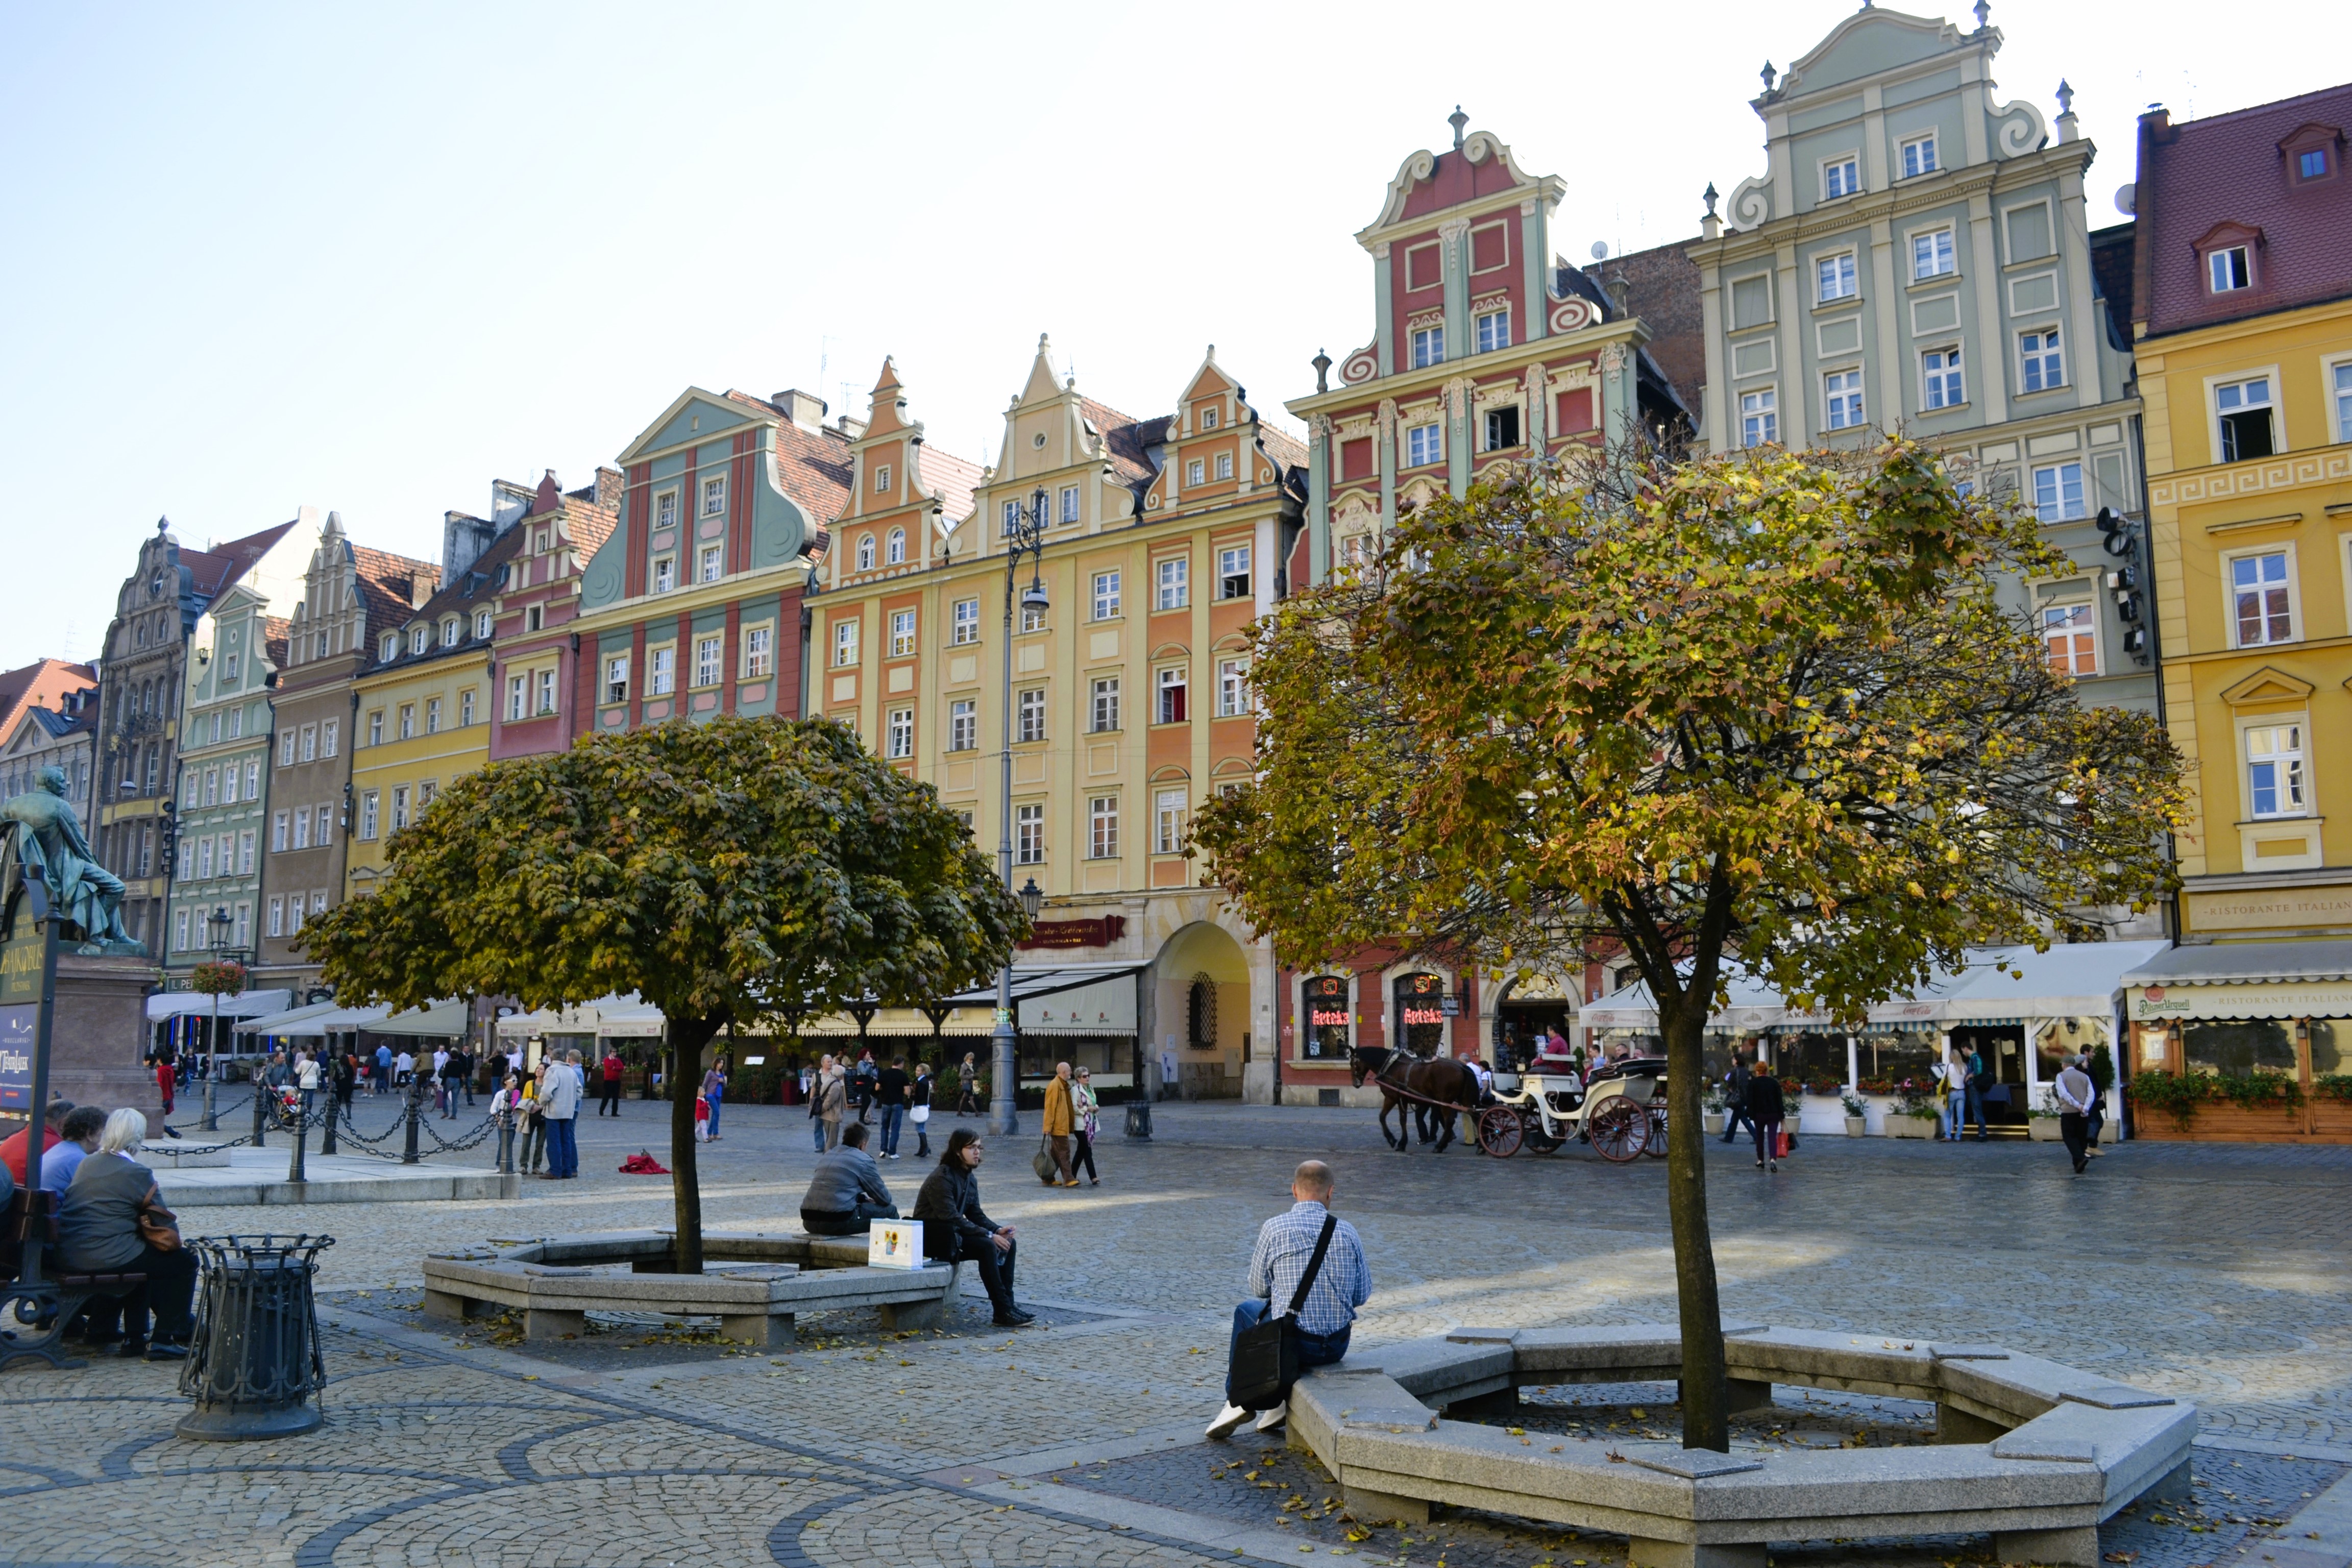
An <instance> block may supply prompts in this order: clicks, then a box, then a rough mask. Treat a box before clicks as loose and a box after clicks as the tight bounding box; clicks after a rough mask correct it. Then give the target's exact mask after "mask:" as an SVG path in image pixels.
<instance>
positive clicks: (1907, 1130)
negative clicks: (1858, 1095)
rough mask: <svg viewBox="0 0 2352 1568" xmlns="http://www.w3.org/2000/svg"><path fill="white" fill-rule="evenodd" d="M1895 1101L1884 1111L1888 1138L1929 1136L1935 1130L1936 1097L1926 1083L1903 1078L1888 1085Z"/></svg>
mask: <svg viewBox="0 0 2352 1568" xmlns="http://www.w3.org/2000/svg"><path fill="white" fill-rule="evenodd" d="M1890 1087H1891V1089H1893V1092H1894V1096H1895V1103H1894V1105H1893V1106H1891V1107H1890V1108H1889V1109H1888V1110H1887V1112H1886V1135H1887V1136H1888V1137H1889V1138H1929V1137H1933V1136H1934V1134H1935V1131H1936V1097H1935V1094H1934V1091H1933V1090H1931V1089H1928V1088H1927V1086H1926V1085H1923V1084H1920V1083H1916V1082H1914V1081H1913V1080H1912V1079H1904V1080H1903V1081H1902V1082H1900V1083H1897V1084H1894V1085H1891V1086H1890Z"/></svg>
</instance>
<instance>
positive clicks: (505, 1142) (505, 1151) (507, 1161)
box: [499, 1113, 515, 1176]
mask: <svg viewBox="0 0 2352 1568" xmlns="http://www.w3.org/2000/svg"><path fill="white" fill-rule="evenodd" d="M514 1135H515V1130H514V1122H513V1120H512V1119H511V1118H509V1117H508V1116H506V1115H504V1114H503V1113H502V1114H500V1116H499V1175H501V1176H511V1175H513V1174H514Z"/></svg>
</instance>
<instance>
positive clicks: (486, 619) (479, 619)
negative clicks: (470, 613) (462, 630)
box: [474, 610, 490, 637]
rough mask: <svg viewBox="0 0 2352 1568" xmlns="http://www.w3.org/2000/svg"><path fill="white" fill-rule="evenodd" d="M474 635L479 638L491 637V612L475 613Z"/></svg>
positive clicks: (480, 611)
mask: <svg viewBox="0 0 2352 1568" xmlns="http://www.w3.org/2000/svg"><path fill="white" fill-rule="evenodd" d="M474 635H475V636H476V637H488V636H489V635H490V612H489V611H488V610H476V611H475V612H474Z"/></svg>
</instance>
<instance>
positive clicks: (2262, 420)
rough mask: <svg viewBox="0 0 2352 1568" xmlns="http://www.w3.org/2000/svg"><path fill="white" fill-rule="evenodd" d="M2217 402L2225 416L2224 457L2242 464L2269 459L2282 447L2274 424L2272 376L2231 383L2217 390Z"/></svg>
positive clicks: (2222, 416) (2223, 430)
mask: <svg viewBox="0 0 2352 1568" xmlns="http://www.w3.org/2000/svg"><path fill="white" fill-rule="evenodd" d="M2213 405H2214V408H2215V411H2216V412H2217V413H2219V414H2220V416H2221V460H2222V461H2223V462H2225V463H2242V462H2244V461H2245V460H2246V459H2247V458H2267V457H2269V456H2270V455H2271V454H2272V453H2273V452H2275V451H2276V450H2277V449H2278V444H2277V442H2276V441H2275V440H2274V439H2273V433H2272V426H2271V378H2270V377H2268V376H2266V375H2258V376H2256V377H2254V379H2253V380H2252V381H2239V382H2231V384H2228V385H2226V386H2217V387H2215V388H2214V389H2213Z"/></svg>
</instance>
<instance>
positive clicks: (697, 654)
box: [694, 637, 722, 686]
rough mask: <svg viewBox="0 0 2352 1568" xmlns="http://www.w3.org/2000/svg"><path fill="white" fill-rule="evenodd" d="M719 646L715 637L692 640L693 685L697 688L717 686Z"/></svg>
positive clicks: (719, 643)
mask: <svg viewBox="0 0 2352 1568" xmlns="http://www.w3.org/2000/svg"><path fill="white" fill-rule="evenodd" d="M721 646H722V644H721V642H720V640H719V638H717V637H697V638H695V639H694V683H695V684H696V685H697V686H716V685H718V684H719V648H720V647H721Z"/></svg>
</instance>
